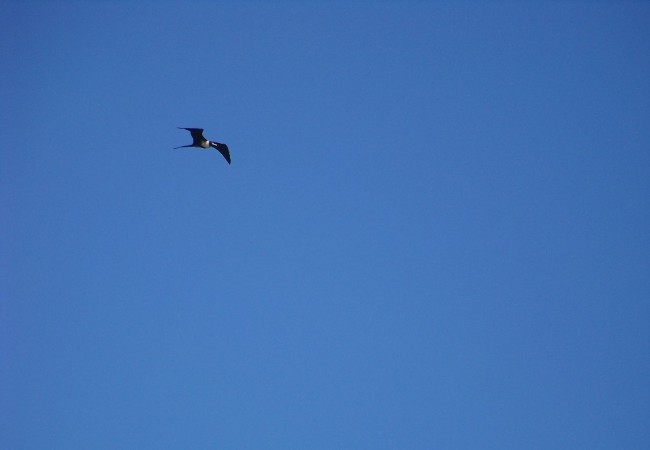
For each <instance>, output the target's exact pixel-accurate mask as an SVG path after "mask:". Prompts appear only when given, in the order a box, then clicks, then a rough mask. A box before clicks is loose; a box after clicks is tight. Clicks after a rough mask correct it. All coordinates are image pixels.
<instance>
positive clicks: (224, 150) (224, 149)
mask: <svg viewBox="0 0 650 450" xmlns="http://www.w3.org/2000/svg"><path fill="white" fill-rule="evenodd" d="M178 128H179V129H180V130H187V131H189V132H190V133H191V134H192V140H193V141H194V142H192V143H191V144H190V145H181V146H180V147H174V148H184V147H200V148H210V147H212V148H216V149H217V150H218V151H219V153H221V154H222V155H223V157H224V158H226V161H228V164H230V152H229V151H228V146H227V145H226V144H222V143H221V142H215V141H208V140H207V139H206V138H204V137H203V128H183V127H178Z"/></svg>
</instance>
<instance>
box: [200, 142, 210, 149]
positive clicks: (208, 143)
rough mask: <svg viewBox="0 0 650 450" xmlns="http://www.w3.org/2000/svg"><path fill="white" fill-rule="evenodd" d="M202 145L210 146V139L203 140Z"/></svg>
mask: <svg viewBox="0 0 650 450" xmlns="http://www.w3.org/2000/svg"><path fill="white" fill-rule="evenodd" d="M201 147H203V148H208V147H210V141H203V142H201Z"/></svg>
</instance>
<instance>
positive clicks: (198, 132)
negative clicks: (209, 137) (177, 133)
mask: <svg viewBox="0 0 650 450" xmlns="http://www.w3.org/2000/svg"><path fill="white" fill-rule="evenodd" d="M178 128H179V129H181V130H187V131H189V132H190V134H192V139H194V141H195V142H196V141H198V142H201V141H204V140H205V138H204V137H203V128H185V127H178Z"/></svg>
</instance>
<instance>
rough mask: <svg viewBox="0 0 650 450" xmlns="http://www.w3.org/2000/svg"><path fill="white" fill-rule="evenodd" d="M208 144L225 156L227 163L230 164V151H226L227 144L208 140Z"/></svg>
mask: <svg viewBox="0 0 650 450" xmlns="http://www.w3.org/2000/svg"><path fill="white" fill-rule="evenodd" d="M210 146H212V147H214V148H216V149H217V150H218V151H219V153H221V154H222V155H223V157H224V158H226V161H228V164H230V151H228V146H227V145H226V144H222V143H221V142H210Z"/></svg>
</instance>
